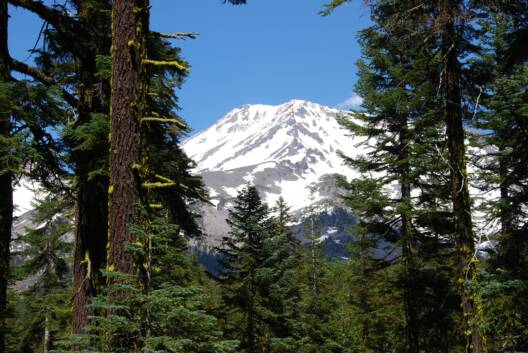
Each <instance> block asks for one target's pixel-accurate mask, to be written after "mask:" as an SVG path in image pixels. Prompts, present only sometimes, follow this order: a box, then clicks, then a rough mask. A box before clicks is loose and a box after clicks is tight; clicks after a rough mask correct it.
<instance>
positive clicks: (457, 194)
mask: <svg viewBox="0 0 528 353" xmlns="http://www.w3.org/2000/svg"><path fill="white" fill-rule="evenodd" d="M459 7H460V4H459V2H458V1H457V0H443V1H442V2H441V7H440V21H441V23H442V27H443V28H442V30H441V52H442V57H443V60H444V63H445V64H444V68H443V69H444V71H443V91H444V92H443V93H444V97H443V99H444V119H445V122H446V128H447V142H448V150H449V157H448V161H449V167H450V169H451V177H450V179H451V198H452V203H453V216H454V226H455V242H456V247H457V253H458V266H457V267H458V268H457V270H458V271H457V272H458V283H459V292H460V297H461V301H462V309H463V318H464V319H463V320H464V334H465V335H466V352H471V353H481V352H484V345H483V340H482V337H481V331H480V328H479V326H478V322H477V318H478V313H477V305H476V304H477V303H476V301H475V298H474V296H472V295H471V293H470V289H469V288H468V282H469V281H470V280H472V279H474V277H475V263H474V262H473V256H474V253H475V243H474V238H473V223H472V219H471V203H470V196H469V189H468V177H467V162H466V151H465V131H464V125H463V121H462V118H463V117H462V99H461V96H462V95H461V86H460V79H461V71H460V70H461V68H460V62H459V60H458V55H459V38H458V37H459V33H458V32H457V29H456V27H455V23H456V20H457V18H458V17H459V14H458V11H460V8H459Z"/></svg>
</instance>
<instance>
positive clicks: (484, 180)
mask: <svg viewBox="0 0 528 353" xmlns="http://www.w3.org/2000/svg"><path fill="white" fill-rule="evenodd" d="M481 23H482V25H483V27H484V28H486V30H487V34H486V36H483V38H482V39H481V46H482V47H483V50H482V53H481V55H480V56H479V58H478V59H477V60H475V62H474V71H475V72H477V73H479V75H480V77H479V78H480V82H479V84H480V85H481V86H480V87H481V90H482V91H481V92H482V99H481V101H480V104H481V105H482V106H483V107H484V108H483V109H481V111H480V112H479V113H478V114H476V118H475V119H474V121H473V124H474V126H475V127H477V128H479V129H480V130H477V133H476V134H475V136H474V142H475V145H476V146H477V147H478V151H479V153H478V154H477V156H475V158H474V162H475V164H476V166H477V168H479V173H478V174H477V180H476V181H475V185H476V186H477V187H478V188H479V189H480V191H481V192H482V193H483V195H486V196H485V197H484V198H483V199H482V200H481V202H480V203H479V206H480V210H481V211H482V212H483V213H484V214H485V223H486V224H487V225H494V226H493V227H491V231H489V230H486V233H487V236H488V239H491V240H492V243H493V244H495V246H494V249H490V255H491V256H490V257H489V258H488V259H486V260H488V261H486V263H485V265H486V266H485V268H484V269H483V270H482V271H481V272H480V276H481V277H482V279H481V282H482V283H480V284H477V290H478V291H479V293H481V295H482V306H483V308H484V309H483V318H482V326H483V330H485V332H486V336H487V343H488V345H489V349H490V351H499V350H501V349H507V350H509V351H525V350H527V349H528V346H527V342H526V340H525V339H523V337H526V332H527V329H528V318H527V316H526V312H527V308H528V307H527V302H526V300H525V299H524V298H525V297H526V293H527V292H526V288H527V285H528V282H527V278H528V277H527V275H526V271H525V268H526V263H527V262H526V259H527V257H526V253H527V250H526V249H527V242H526V239H525V238H526V237H525V236H524V234H525V233H526V221H525V220H526V210H525V209H524V206H523V205H525V204H526V200H527V197H526V195H527V192H526V188H525V187H524V186H523V185H526V164H527V163H526V162H527V161H526V153H527V152H528V151H527V147H526V142H525V141H526V138H527V137H528V136H526V131H527V130H526V111H527V110H526V107H527V104H526V99H525V98H523V97H524V96H525V95H526V92H525V88H526V84H527V82H528V75H527V67H526V64H517V65H512V63H511V62H510V60H509V55H511V54H510V53H511V51H510V43H509V38H510V37H511V34H512V33H513V32H515V31H516V28H515V25H514V23H515V20H514V19H513V18H512V15H510V14H508V13H502V12H495V11H494V12H492V13H491V14H490V16H489V18H486V19H483V20H482V21H481Z"/></svg>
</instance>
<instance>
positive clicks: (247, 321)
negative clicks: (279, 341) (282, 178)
mask: <svg viewBox="0 0 528 353" xmlns="http://www.w3.org/2000/svg"><path fill="white" fill-rule="evenodd" d="M227 222H228V224H229V225H230V227H231V231H230V232H229V235H228V236H226V237H224V238H223V239H222V244H221V246H220V247H219V248H218V251H219V254H220V255H221V256H222V261H221V265H222V266H223V269H222V271H221V273H220V275H219V279H220V283H221V286H222V288H223V294H222V296H223V300H224V302H225V305H226V309H225V310H228V312H230V313H231V320H232V322H231V323H230V327H229V331H234V332H239V334H235V335H234V337H236V338H238V339H239V340H240V341H241V346H240V348H241V349H242V350H243V351H244V352H264V351H266V347H267V346H269V340H268V339H267V337H266V336H267V334H268V327H267V326H266V325H265V322H264V320H265V318H266V317H267V316H268V315H269V312H268V309H267V308H266V307H265V305H264V300H265V298H263V294H265V293H266V291H267V288H266V283H265V281H264V278H262V276H261V275H262V273H261V272H260V270H262V269H263V268H264V266H265V265H264V264H265V262H266V255H267V254H266V248H265V245H266V242H267V241H268V240H269V238H270V236H271V234H270V231H271V223H270V220H269V210H268V207H267V205H266V204H264V203H262V201H261V199H260V196H259V194H258V191H257V189H256V188H255V187H254V186H251V185H247V186H245V187H244V188H243V189H242V190H241V191H240V192H239V194H238V196H237V198H236V200H235V205H234V206H233V208H232V209H231V210H230V211H229V217H228V219H227ZM228 333H229V332H228Z"/></svg>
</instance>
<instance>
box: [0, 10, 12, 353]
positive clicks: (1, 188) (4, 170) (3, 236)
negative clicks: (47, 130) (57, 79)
mask: <svg viewBox="0 0 528 353" xmlns="http://www.w3.org/2000/svg"><path fill="white" fill-rule="evenodd" d="M7 11H8V7H7V0H0V81H1V82H9V81H10V79H11V74H10V69H9V63H10V58H9V52H8V47H7V34H8V27H7V26H8V12H7ZM10 118H11V113H10V112H9V111H4V109H2V111H1V112H0V136H1V137H6V138H8V137H9V136H10V134H11V123H10ZM12 225H13V174H12V172H11V171H10V166H9V165H5V164H4V163H2V162H1V161H0V353H4V352H5V351H6V347H5V335H6V331H7V328H6V317H7V286H8V279H9V259H10V245H11V227H12Z"/></svg>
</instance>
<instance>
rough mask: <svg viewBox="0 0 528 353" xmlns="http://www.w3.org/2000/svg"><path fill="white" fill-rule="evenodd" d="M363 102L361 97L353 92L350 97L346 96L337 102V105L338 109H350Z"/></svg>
mask: <svg viewBox="0 0 528 353" xmlns="http://www.w3.org/2000/svg"><path fill="white" fill-rule="evenodd" d="M362 103H363V98H361V97H360V96H358V95H357V94H355V93H353V94H352V95H351V96H350V97H348V98H347V99H346V100H344V101H343V102H341V103H339V104H338V105H337V107H338V108H340V109H351V108H357V107H359V106H360V105H361V104H362Z"/></svg>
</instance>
